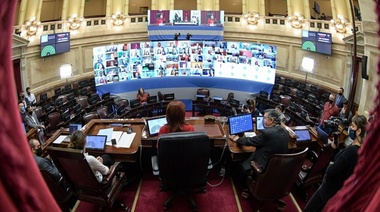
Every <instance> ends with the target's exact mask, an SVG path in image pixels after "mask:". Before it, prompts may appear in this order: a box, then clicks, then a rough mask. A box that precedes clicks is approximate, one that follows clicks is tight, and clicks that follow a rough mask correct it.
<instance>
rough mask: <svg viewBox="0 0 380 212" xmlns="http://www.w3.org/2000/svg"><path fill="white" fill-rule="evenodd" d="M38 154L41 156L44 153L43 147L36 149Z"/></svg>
mask: <svg viewBox="0 0 380 212" xmlns="http://www.w3.org/2000/svg"><path fill="white" fill-rule="evenodd" d="M36 155H37V156H41V155H42V148H41V147H40V148H38V149H36Z"/></svg>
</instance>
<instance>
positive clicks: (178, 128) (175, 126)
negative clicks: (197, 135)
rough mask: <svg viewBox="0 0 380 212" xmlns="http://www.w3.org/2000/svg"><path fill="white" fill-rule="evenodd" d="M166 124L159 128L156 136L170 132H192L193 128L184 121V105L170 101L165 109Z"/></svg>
mask: <svg viewBox="0 0 380 212" xmlns="http://www.w3.org/2000/svg"><path fill="white" fill-rule="evenodd" d="M166 121H167V124H165V125H164V126H162V127H161V128H160V131H159V132H158V136H160V135H162V134H166V133H172V132H188V131H194V127H193V126H192V125H191V124H188V123H186V121H185V104H183V102H181V101H171V102H170V103H169V105H168V107H167V108H166Z"/></svg>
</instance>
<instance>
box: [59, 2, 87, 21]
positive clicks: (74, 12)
mask: <svg viewBox="0 0 380 212" xmlns="http://www.w3.org/2000/svg"><path fill="white" fill-rule="evenodd" d="M84 3H85V0H64V1H63V9H62V20H66V19H68V18H69V17H80V18H81V17H83V13H84Z"/></svg>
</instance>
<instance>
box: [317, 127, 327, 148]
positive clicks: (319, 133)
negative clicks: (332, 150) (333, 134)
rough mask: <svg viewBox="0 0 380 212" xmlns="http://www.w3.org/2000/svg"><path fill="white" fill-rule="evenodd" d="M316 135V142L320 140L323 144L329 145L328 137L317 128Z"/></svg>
mask: <svg viewBox="0 0 380 212" xmlns="http://www.w3.org/2000/svg"><path fill="white" fill-rule="evenodd" d="M317 135H318V140H320V141H321V142H322V143H323V144H328V143H329V135H328V134H327V133H326V132H325V131H324V130H322V129H321V128H319V127H317Z"/></svg>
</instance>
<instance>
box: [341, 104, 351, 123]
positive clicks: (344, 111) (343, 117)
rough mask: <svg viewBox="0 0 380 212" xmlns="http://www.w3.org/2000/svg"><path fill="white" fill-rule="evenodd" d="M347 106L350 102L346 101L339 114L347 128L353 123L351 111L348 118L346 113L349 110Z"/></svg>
mask: <svg viewBox="0 0 380 212" xmlns="http://www.w3.org/2000/svg"><path fill="white" fill-rule="evenodd" d="M347 105H348V101H347V100H346V101H344V102H343V107H342V109H341V110H340V112H339V114H338V117H339V118H341V119H342V123H343V125H345V126H348V125H349V123H351V118H352V112H351V111H349V113H348V116H347V118H346V111H347V110H348V107H347Z"/></svg>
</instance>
